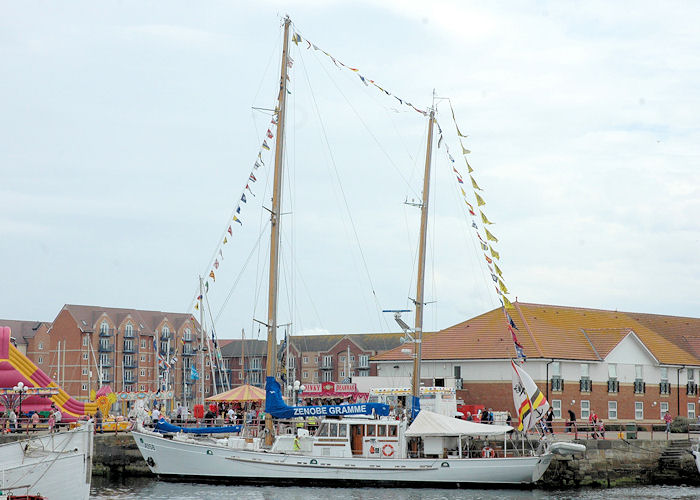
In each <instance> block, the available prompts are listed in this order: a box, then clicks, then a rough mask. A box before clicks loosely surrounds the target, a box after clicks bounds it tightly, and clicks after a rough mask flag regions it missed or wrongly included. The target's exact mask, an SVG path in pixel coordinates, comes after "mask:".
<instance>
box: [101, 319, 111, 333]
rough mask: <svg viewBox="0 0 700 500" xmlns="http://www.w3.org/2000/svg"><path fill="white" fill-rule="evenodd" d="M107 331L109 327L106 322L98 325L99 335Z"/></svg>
mask: <svg viewBox="0 0 700 500" xmlns="http://www.w3.org/2000/svg"><path fill="white" fill-rule="evenodd" d="M108 331H109V325H108V324H107V322H106V321H103V322H102V324H101V325H100V333H107V332H108Z"/></svg>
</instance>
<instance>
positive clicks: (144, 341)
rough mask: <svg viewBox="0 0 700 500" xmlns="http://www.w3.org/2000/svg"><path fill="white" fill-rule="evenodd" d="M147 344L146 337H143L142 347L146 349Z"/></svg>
mask: <svg viewBox="0 0 700 500" xmlns="http://www.w3.org/2000/svg"><path fill="white" fill-rule="evenodd" d="M146 345H147V344H146V339H141V349H145V348H146Z"/></svg>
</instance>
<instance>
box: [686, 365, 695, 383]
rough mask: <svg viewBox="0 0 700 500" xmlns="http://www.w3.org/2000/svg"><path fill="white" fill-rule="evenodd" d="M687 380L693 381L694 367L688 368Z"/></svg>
mask: <svg viewBox="0 0 700 500" xmlns="http://www.w3.org/2000/svg"><path fill="white" fill-rule="evenodd" d="M688 382H695V368H688Z"/></svg>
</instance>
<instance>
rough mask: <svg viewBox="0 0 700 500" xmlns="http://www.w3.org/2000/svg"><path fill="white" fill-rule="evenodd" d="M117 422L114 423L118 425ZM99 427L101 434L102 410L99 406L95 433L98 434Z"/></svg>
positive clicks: (96, 414)
mask: <svg viewBox="0 0 700 500" xmlns="http://www.w3.org/2000/svg"><path fill="white" fill-rule="evenodd" d="M116 425H117V423H116V422H115V423H114V426H115V427H116ZM98 429H99V432H100V434H102V433H103V430H102V412H101V411H100V409H99V408H98V409H97V411H96V412H95V434H97V431H98Z"/></svg>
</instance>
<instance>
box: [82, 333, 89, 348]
mask: <svg viewBox="0 0 700 500" xmlns="http://www.w3.org/2000/svg"><path fill="white" fill-rule="evenodd" d="M89 344H90V337H88V336H87V335H83V347H87V346H88V345H89Z"/></svg>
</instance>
